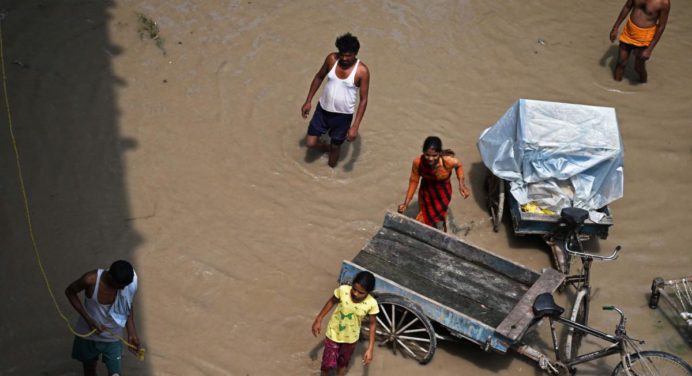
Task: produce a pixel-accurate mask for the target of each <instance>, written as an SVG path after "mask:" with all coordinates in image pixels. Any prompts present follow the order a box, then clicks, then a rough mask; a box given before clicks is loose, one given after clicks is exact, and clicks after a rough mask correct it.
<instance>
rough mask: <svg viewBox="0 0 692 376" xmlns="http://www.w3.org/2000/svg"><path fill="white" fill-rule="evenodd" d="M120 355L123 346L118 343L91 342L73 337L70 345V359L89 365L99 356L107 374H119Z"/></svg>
mask: <svg viewBox="0 0 692 376" xmlns="http://www.w3.org/2000/svg"><path fill="white" fill-rule="evenodd" d="M122 354H123V345H122V344H121V343H120V341H116V342H103V341H92V340H89V339H84V338H82V337H77V336H75V337H74V342H73V343H72V359H77V360H79V361H80V362H82V363H90V362H93V361H96V360H98V359H99V355H100V356H101V361H102V362H103V363H104V364H105V365H106V368H108V373H109V374H113V373H121V362H120V358H121V357H122Z"/></svg>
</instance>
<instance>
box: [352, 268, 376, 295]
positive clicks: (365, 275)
mask: <svg viewBox="0 0 692 376" xmlns="http://www.w3.org/2000/svg"><path fill="white" fill-rule="evenodd" d="M356 283H357V284H359V285H361V286H363V288H364V289H365V291H367V292H372V290H374V289H375V276H374V275H372V273H370V272H365V271H363V272H359V273H358V274H356V276H355V277H353V283H352V285H355V284H356Z"/></svg>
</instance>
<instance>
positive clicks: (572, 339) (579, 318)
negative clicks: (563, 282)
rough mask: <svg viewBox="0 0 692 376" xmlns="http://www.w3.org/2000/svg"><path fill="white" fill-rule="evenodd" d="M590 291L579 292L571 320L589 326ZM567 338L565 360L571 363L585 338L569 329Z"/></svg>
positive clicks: (564, 351)
mask: <svg viewBox="0 0 692 376" xmlns="http://www.w3.org/2000/svg"><path fill="white" fill-rule="evenodd" d="M589 298H590V294H589V289H588V288H582V289H580V290H579V291H578V292H577V296H576V297H575V298H574V304H573V305H572V314H571V315H570V317H569V319H570V320H572V321H574V322H578V323H579V324H582V325H587V323H588V321H589ZM567 330H568V331H567V337H566V339H565V346H564V348H563V359H565V360H567V361H571V360H573V359H574V358H576V357H577V354H579V346H580V345H581V340H582V338H584V333H582V332H580V331H578V330H575V329H574V328H568V329H567Z"/></svg>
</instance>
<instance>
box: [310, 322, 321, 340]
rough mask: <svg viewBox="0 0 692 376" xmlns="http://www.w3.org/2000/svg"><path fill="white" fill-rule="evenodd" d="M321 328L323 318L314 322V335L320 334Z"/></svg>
mask: <svg viewBox="0 0 692 376" xmlns="http://www.w3.org/2000/svg"><path fill="white" fill-rule="evenodd" d="M321 328H322V321H321V320H320V321H317V320H315V322H313V323H312V335H313V336H315V337H317V336H318V335H320V329H321Z"/></svg>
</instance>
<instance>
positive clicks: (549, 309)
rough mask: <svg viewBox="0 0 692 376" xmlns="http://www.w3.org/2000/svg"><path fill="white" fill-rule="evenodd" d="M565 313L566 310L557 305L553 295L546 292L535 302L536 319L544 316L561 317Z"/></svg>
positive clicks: (534, 312)
mask: <svg viewBox="0 0 692 376" xmlns="http://www.w3.org/2000/svg"><path fill="white" fill-rule="evenodd" d="M563 312H565V309H564V308H562V307H560V306H559V305H557V304H555V300H554V299H553V294H551V293H549V292H544V293H542V294H540V295H538V296H537V297H536V300H534V301H533V314H534V315H536V318H541V317H543V316H553V317H555V316H560V315H562V313H563Z"/></svg>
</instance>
